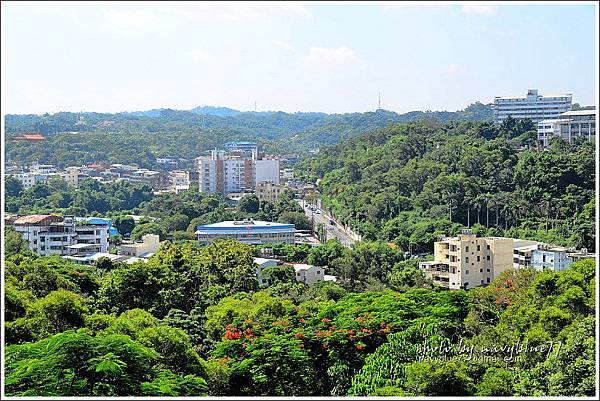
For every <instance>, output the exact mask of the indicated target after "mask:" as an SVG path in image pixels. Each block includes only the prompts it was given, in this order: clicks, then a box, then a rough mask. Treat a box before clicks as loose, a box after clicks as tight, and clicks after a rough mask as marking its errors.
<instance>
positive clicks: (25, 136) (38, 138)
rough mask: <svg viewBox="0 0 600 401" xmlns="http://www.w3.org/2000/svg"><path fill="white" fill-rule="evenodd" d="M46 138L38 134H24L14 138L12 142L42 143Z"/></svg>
mask: <svg viewBox="0 0 600 401" xmlns="http://www.w3.org/2000/svg"><path fill="white" fill-rule="evenodd" d="M45 139H46V138H44V136H43V135H42V134H40V133H39V132H29V133H24V134H21V135H18V136H15V137H14V139H13V140H15V141H43V140H45Z"/></svg>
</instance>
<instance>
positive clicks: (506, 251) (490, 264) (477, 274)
mask: <svg viewBox="0 0 600 401" xmlns="http://www.w3.org/2000/svg"><path fill="white" fill-rule="evenodd" d="M511 267H513V240H512V239H511V238H500V237H479V238H478V237H476V236H475V235H473V234H470V232H469V231H468V230H465V231H464V232H463V234H460V235H458V236H457V237H452V238H444V239H442V240H441V241H437V242H435V244H434V260H433V261H431V262H421V263H419V268H420V269H422V270H423V271H424V273H425V275H426V276H427V277H429V278H431V279H432V280H433V281H434V282H435V283H437V284H439V285H441V286H442V287H444V288H447V289H450V290H458V289H466V288H471V287H477V286H480V285H485V284H489V283H490V282H491V281H492V280H493V279H494V278H495V277H497V276H498V275H500V274H501V273H502V272H503V271H505V270H506V269H508V268H511Z"/></svg>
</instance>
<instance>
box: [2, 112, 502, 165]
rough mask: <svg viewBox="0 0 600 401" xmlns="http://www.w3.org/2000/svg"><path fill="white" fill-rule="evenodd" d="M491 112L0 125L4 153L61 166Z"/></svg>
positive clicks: (20, 118)
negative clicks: (36, 137)
mask: <svg viewBox="0 0 600 401" xmlns="http://www.w3.org/2000/svg"><path fill="white" fill-rule="evenodd" d="M491 118H492V112H491V108H490V107H489V106H486V105H483V104H481V103H475V104H472V105H470V106H469V107H467V108H466V109H465V110H462V111H458V112H446V111H442V112H432V111H426V112H421V111H415V112H410V113H405V114H397V113H394V112H390V111H384V110H378V111H376V112H366V113H346V114H325V113H293V114H290V113H284V112H239V111H237V110H233V109H228V108H217V107H209V106H204V107H198V108H195V109H192V110H188V111H181V110H171V109H155V110H148V111H140V112H129V113H118V114H107V113H70V112H60V113H56V114H52V115H49V114H45V115H31V114H28V115H13V114H9V115H6V117H5V130H6V135H7V139H8V140H7V141H6V144H7V148H6V151H7V154H8V157H9V159H10V160H11V161H14V162H17V163H27V162H32V161H38V160H39V161H41V162H47V163H52V164H57V165H59V166H63V165H69V164H80V163H83V162H89V161H90V160H108V161H110V162H113V163H119V162H121V163H138V164H140V165H142V166H144V167H153V164H154V158H155V157H156V156H165V155H174V156H179V157H182V158H193V157H196V156H198V155H199V154H200V153H202V152H203V151H205V150H206V149H210V148H212V147H214V146H220V145H222V143H223V142H226V141H230V140H255V141H257V142H259V143H261V144H263V145H265V147H266V149H267V151H280V152H286V151H294V152H301V153H302V152H306V151H308V150H310V149H313V148H317V147H319V146H322V145H331V144H335V143H337V142H339V141H340V140H343V139H346V138H350V137H354V136H357V135H360V134H362V133H364V132H368V131H371V130H374V129H379V128H383V127H386V126H388V125H389V124H393V123H400V122H408V121H414V120H420V119H436V120H439V121H442V122H446V121H450V120H476V121H486V120H490V119H491ZM28 131H37V132H41V133H42V134H43V135H45V136H46V137H47V140H46V141H45V142H44V143H41V144H40V143H37V144H36V143H24V142H20V143H12V141H10V139H11V138H12V137H14V136H15V135H18V134H20V133H23V132H28ZM132 158H133V159H134V160H132Z"/></svg>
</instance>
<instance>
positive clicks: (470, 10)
mask: <svg viewBox="0 0 600 401" xmlns="http://www.w3.org/2000/svg"><path fill="white" fill-rule="evenodd" d="M496 11H498V9H497V7H496V6H485V5H482V4H472V5H468V6H467V5H464V6H463V7H462V12H463V13H465V14H476V15H494V14H496Z"/></svg>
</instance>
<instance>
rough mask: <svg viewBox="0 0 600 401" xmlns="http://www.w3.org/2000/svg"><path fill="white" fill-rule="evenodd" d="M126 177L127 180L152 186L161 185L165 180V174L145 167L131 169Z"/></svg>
mask: <svg viewBox="0 0 600 401" xmlns="http://www.w3.org/2000/svg"><path fill="white" fill-rule="evenodd" d="M126 178H127V180H128V181H131V182H140V183H144V184H148V185H150V186H151V187H153V188H157V187H161V186H163V184H164V181H165V176H164V175H161V173H160V172H158V171H153V170H148V169H145V168H144V169H139V170H135V171H132V172H131V173H130V174H129V175H128V176H127V177H126Z"/></svg>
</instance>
